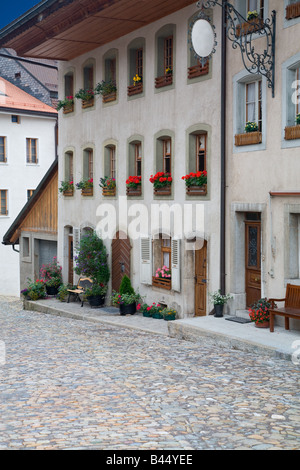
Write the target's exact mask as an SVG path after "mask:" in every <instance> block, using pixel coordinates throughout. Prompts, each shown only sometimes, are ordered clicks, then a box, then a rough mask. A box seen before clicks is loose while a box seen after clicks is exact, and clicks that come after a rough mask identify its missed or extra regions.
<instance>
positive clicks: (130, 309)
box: [119, 302, 136, 315]
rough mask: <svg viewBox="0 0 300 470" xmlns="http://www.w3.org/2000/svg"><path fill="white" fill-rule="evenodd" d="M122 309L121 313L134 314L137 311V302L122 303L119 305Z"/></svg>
mask: <svg viewBox="0 0 300 470" xmlns="http://www.w3.org/2000/svg"><path fill="white" fill-rule="evenodd" d="M119 309H120V315H128V314H130V315H133V314H134V313H135V312H136V303H135V302H134V303H133V304H128V305H125V304H121V305H120V306H119Z"/></svg>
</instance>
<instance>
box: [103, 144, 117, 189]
mask: <svg viewBox="0 0 300 470" xmlns="http://www.w3.org/2000/svg"><path fill="white" fill-rule="evenodd" d="M104 175H105V178H108V181H109V185H108V187H103V188H102V195H103V196H115V195H116V176H117V175H116V145H115V144H113V143H110V144H107V145H106V146H105V147H104Z"/></svg>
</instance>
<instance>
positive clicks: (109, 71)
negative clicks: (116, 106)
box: [102, 49, 118, 103]
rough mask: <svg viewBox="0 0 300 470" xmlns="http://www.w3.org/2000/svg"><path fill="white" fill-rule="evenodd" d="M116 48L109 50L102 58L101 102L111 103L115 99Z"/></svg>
mask: <svg viewBox="0 0 300 470" xmlns="http://www.w3.org/2000/svg"><path fill="white" fill-rule="evenodd" d="M117 54H118V51H117V49H111V50H109V51H108V52H107V53H106V54H105V55H104V58H103V61H104V62H103V68H104V79H103V82H104V84H103V90H102V102H103V103H111V102H114V101H116V99H117V87H118V84H117V81H118V80H117V75H118V62H117Z"/></svg>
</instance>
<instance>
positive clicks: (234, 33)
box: [195, 0, 276, 97]
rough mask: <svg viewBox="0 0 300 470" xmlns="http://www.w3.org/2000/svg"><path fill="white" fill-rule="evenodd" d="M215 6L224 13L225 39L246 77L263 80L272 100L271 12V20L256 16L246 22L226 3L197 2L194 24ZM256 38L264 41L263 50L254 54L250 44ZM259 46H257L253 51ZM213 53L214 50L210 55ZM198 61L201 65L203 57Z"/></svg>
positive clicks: (273, 18)
mask: <svg viewBox="0 0 300 470" xmlns="http://www.w3.org/2000/svg"><path fill="white" fill-rule="evenodd" d="M216 5H218V6H220V7H222V8H223V9H224V10H225V21H226V24H225V25H224V26H226V37H227V38H228V39H229V40H230V41H231V42H232V47H233V49H237V48H240V51H241V56H242V61H243V64H244V67H245V69H246V70H247V71H248V72H249V73H252V74H260V75H262V76H264V77H266V79H267V83H268V87H269V88H271V90H272V97H274V95H275V93H274V91H275V34H276V11H275V10H273V11H272V14H271V18H266V19H265V20H263V19H262V18H260V17H259V16H257V17H254V18H247V19H246V18H244V17H243V16H242V15H241V14H240V13H239V12H238V11H237V10H236V9H235V8H234V6H233V5H231V4H230V3H229V2H226V1H223V2H222V3H220V2H219V1H217V0H200V1H198V2H197V7H198V8H200V9H201V11H200V13H199V15H198V17H197V18H196V19H195V21H197V19H199V18H204V19H207V16H206V15H205V13H204V10H205V9H208V8H211V7H214V6H216ZM252 13H253V12H252ZM212 28H213V29H215V28H214V26H213V27H212ZM260 37H261V38H265V47H262V48H261V50H260V52H258V51H257V50H256V49H255V47H254V40H255V39H258V38H260ZM259 42H260V41H259ZM256 45H257V43H256V44H255V46H256ZM260 46H261V44H259V45H257V48H258V47H260ZM214 52H215V48H213V50H212V51H211V53H214ZM196 55H197V54H196ZM198 58H199V59H200V60H201V61H202V62H203V57H198Z"/></svg>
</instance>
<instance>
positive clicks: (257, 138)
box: [234, 131, 262, 146]
mask: <svg viewBox="0 0 300 470" xmlns="http://www.w3.org/2000/svg"><path fill="white" fill-rule="evenodd" d="M234 138H235V145H236V146H240V145H253V144H260V143H261V142H262V133H261V132H259V131H255V132H245V133H244V134H236V135H235V136H234Z"/></svg>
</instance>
